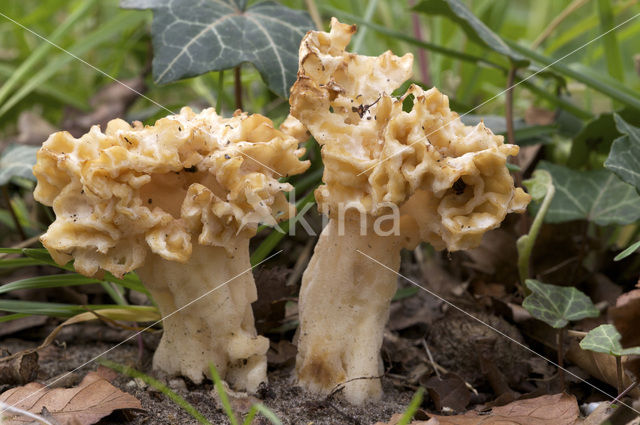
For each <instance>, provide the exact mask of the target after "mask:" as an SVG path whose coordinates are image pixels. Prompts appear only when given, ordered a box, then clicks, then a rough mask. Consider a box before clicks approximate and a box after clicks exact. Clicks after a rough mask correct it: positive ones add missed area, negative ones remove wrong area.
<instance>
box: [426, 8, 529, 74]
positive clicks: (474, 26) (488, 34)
mask: <svg viewBox="0 0 640 425" xmlns="http://www.w3.org/2000/svg"><path fill="white" fill-rule="evenodd" d="M414 10H416V11H418V12H423V13H427V14H429V15H443V16H446V17H447V18H449V19H451V20H452V21H454V22H455V23H457V24H458V25H459V26H460V27H461V28H462V29H463V30H464V32H465V33H466V34H467V37H469V38H470V39H471V40H473V41H475V42H476V43H479V44H481V45H484V46H486V47H488V48H489V49H491V50H494V51H496V52H498V53H500V54H501V55H504V56H506V57H508V58H509V59H510V60H511V61H512V62H513V63H514V64H515V65H516V66H517V67H518V68H522V67H525V66H527V65H529V59H527V58H525V57H524V56H522V55H521V54H520V53H518V52H516V51H515V50H513V49H511V48H510V47H509V46H508V45H507V44H506V43H505V42H504V41H503V40H502V38H500V36H498V35H497V34H496V33H494V32H493V31H491V29H490V28H489V27H488V26H486V25H485V24H484V22H482V21H481V20H480V19H478V18H477V17H476V16H475V15H474V14H473V13H471V11H470V10H469V9H468V8H467V6H465V5H464V4H463V3H462V2H461V1H460V0H424V1H422V2H420V3H419V4H418V5H417V6H415V7H414Z"/></svg>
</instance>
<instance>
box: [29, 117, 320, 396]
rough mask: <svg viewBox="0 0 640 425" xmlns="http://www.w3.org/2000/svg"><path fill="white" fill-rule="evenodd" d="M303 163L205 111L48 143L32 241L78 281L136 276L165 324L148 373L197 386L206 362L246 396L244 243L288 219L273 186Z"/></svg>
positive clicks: (292, 144) (251, 336)
mask: <svg viewBox="0 0 640 425" xmlns="http://www.w3.org/2000/svg"><path fill="white" fill-rule="evenodd" d="M303 153H304V150H303V149H300V148H299V147H298V141H297V140H296V139H295V138H293V137H291V136H288V135H286V134H284V133H283V132H281V131H279V130H277V129H274V128H273V124H272V122H271V121H270V120H269V119H268V118H265V117H263V116H261V115H247V114H246V113H240V112H236V114H235V115H234V116H233V117H232V118H228V119H225V118H222V117H220V116H218V115H216V113H215V111H214V110H213V109H206V110H204V111H202V112H201V113H199V114H196V113H194V112H193V111H192V110H191V109H189V108H183V109H182V111H181V112H180V114H178V115H172V116H168V117H166V118H163V119H160V120H159V121H157V122H156V124H155V125H154V126H146V127H144V126H142V124H140V123H139V122H137V123H134V125H133V126H131V125H129V124H128V123H126V122H125V121H123V120H120V119H117V120H113V121H111V122H109V124H108V125H107V128H106V130H105V131H104V133H103V132H101V130H100V128H99V127H98V126H94V127H92V128H91V130H90V131H89V132H88V133H87V134H85V135H84V136H82V137H80V138H79V139H75V138H73V137H72V136H71V135H70V134H69V133H67V132H59V133H55V134H53V135H51V136H50V137H49V139H48V140H47V141H46V142H45V143H44V144H43V146H42V148H41V149H40V151H39V152H38V161H37V164H36V166H35V167H34V174H35V175H36V177H37V179H38V185H37V187H36V189H35V198H36V199H37V200H38V201H40V202H42V203H43V204H45V205H51V206H53V209H54V211H55V213H56V220H55V221H54V223H53V224H51V226H50V227H49V229H48V231H47V232H46V233H45V234H44V235H43V236H42V238H41V240H42V243H43V244H44V246H45V247H46V248H47V249H48V250H49V252H50V253H51V255H52V256H53V258H54V259H55V260H56V262H58V263H59V264H64V263H66V262H68V261H69V260H71V259H75V263H74V264H75V268H76V270H77V271H78V272H80V273H82V274H84V275H87V276H92V275H94V274H96V273H98V272H99V271H100V270H107V271H109V272H111V273H113V274H114V275H115V276H122V275H123V274H125V273H127V272H129V271H132V270H135V271H136V272H137V273H138V274H139V276H140V278H141V280H142V282H143V283H144V285H145V286H146V288H147V289H148V290H149V292H150V293H151V295H152V296H153V298H154V300H155V302H156V303H157V305H158V307H159V309H160V312H161V314H162V316H163V317H165V319H164V320H163V325H164V333H163V336H162V339H161V341H160V345H159V347H158V349H157V350H156V353H155V355H154V358H153V366H154V368H157V369H160V370H162V371H164V372H166V373H169V374H181V375H184V376H186V377H188V378H190V379H191V380H192V381H193V382H196V383H199V382H201V381H202V379H203V377H204V376H205V375H208V373H209V372H208V371H209V363H210V362H213V363H214V364H215V366H216V368H217V369H218V371H219V373H220V375H221V376H222V377H223V378H225V379H226V380H227V381H228V382H229V383H230V384H231V385H232V386H233V387H234V388H236V389H240V390H248V391H255V390H256V388H257V387H258V385H259V384H260V383H261V382H264V381H266V368H267V365H266V351H267V349H268V347H269V343H268V340H267V339H266V338H264V337H262V336H258V335H257V333H256V329H255V325H254V319H253V313H252V310H251V303H252V302H254V301H255V300H256V298H257V293H256V287H255V283H254V280H253V276H252V273H251V265H250V262H249V239H250V238H251V236H253V235H254V234H255V232H256V229H257V226H258V223H261V222H266V223H270V224H275V222H276V221H277V220H281V219H286V218H288V217H289V216H291V215H292V214H293V213H294V211H293V209H294V208H293V207H292V206H291V205H290V204H289V203H288V202H287V200H286V198H285V196H284V193H283V192H284V191H289V190H291V189H292V186H291V185H289V184H287V183H280V182H279V181H278V179H279V178H280V177H283V176H286V175H292V174H297V173H301V172H303V171H304V170H306V169H307V167H308V162H306V161H300V157H301V156H302V154H303ZM209 292H210V294H209V295H206V296H204V297H203V298H202V299H200V300H198V301H196V302H194V303H193V304H191V305H188V306H187V304H188V303H190V302H192V301H194V300H196V299H197V298H198V297H200V296H202V295H204V294H207V293H209ZM182 307H184V308H183V309H181V308H182Z"/></svg>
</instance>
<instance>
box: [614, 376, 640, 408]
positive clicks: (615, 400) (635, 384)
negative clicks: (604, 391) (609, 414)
mask: <svg viewBox="0 0 640 425" xmlns="http://www.w3.org/2000/svg"><path fill="white" fill-rule="evenodd" d="M638 384H640V381H634V382H632V383H631V385H629V386H628V387H627V388H626V389H625V390H624V391H622V392H621V393H620V394H618V397H616V398H614V399H613V401H612V402H611V404H610V405H611V406H613V405H614V404H616V403H618V402H619V401H620V399H621V398H622V397H624V396H626V395H627V394H628V393H629V391H632V390H633V389H634V388H635V387H637V386H638Z"/></svg>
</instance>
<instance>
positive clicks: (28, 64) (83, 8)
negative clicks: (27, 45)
mask: <svg viewBox="0 0 640 425" xmlns="http://www.w3.org/2000/svg"><path fill="white" fill-rule="evenodd" d="M95 3H96V0H87V1H83V2H80V6H79V7H78V8H77V9H76V10H74V11H73V12H72V13H71V14H70V15H69V16H68V17H67V19H65V20H64V22H63V23H62V24H60V25H59V26H58V27H57V28H56V29H55V31H53V32H52V33H51V34H50V35H48V36H47V39H48V40H49V41H51V42H52V43H57V42H58V41H59V40H60V38H61V37H62V36H63V35H64V34H65V33H66V32H67V31H68V30H69V29H70V28H71V27H72V26H73V25H75V24H76V22H78V21H79V20H80V19H82V18H83V17H84V16H85V15H86V13H87V12H88V11H89V9H90V8H91V7H93V5H94V4H95ZM53 48H54V46H53V45H51V43H47V42H46V41H44V40H42V39H39V45H38V47H37V48H36V49H35V50H34V51H33V53H31V55H29V57H27V59H25V60H24V62H22V63H21V64H20V66H19V67H18V69H16V71H15V72H14V73H13V75H11V77H10V78H9V80H7V81H6V82H5V83H4V84H3V85H2V87H0V104H2V103H3V101H4V100H5V99H6V98H7V95H8V94H9V93H10V92H11V91H12V90H13V89H14V88H16V86H17V85H18V83H19V82H20V81H22V80H23V79H24V78H25V77H26V76H28V75H29V74H30V73H31V72H33V70H34V69H35V66H36V65H37V64H38V62H40V61H41V60H42V59H44V58H45V57H46V55H47V54H48V53H49V51H50V50H51V49H53Z"/></svg>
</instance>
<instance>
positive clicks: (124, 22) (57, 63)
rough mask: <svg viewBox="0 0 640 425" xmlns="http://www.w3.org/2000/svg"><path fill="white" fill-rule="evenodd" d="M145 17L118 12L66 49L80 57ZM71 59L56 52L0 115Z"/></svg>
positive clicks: (3, 106)
mask: <svg viewBox="0 0 640 425" xmlns="http://www.w3.org/2000/svg"><path fill="white" fill-rule="evenodd" d="M145 19H146V16H144V14H141V13H135V12H129V11H124V12H120V13H119V14H118V16H116V17H114V18H113V19H111V20H110V21H108V22H106V23H105V24H103V25H100V26H99V27H98V29H96V30H95V31H94V32H92V33H90V34H87V35H86V36H85V37H82V38H81V39H80V40H78V41H77V42H76V43H75V44H74V45H73V46H71V47H69V48H68V49H67V50H68V51H69V52H71V53H73V54H74V55H75V56H78V57H80V56H81V55H82V54H84V53H86V52H87V51H89V50H91V49H93V48H95V47H96V46H98V45H100V44H101V43H103V42H105V41H108V40H110V39H111V38H113V37H115V36H117V35H119V34H120V33H122V31H124V30H125V29H126V28H130V27H131V26H135V25H139V24H140V23H141V22H142V21H144V20H145ZM72 60H77V59H75V58H74V57H73V56H70V55H69V54H68V53H66V52H60V54H58V55H57V56H56V57H55V59H53V60H51V61H49V62H48V63H47V65H46V66H45V67H43V68H42V69H40V70H39V71H38V72H36V73H35V74H34V75H32V76H30V78H29V80H28V81H27V82H26V83H25V84H24V85H23V86H21V87H20V89H19V90H18V91H16V92H15V93H14V94H13V95H12V96H11V97H10V98H9V99H8V100H7V101H6V102H4V104H2V108H0V116H2V115H4V114H6V113H7V111H9V110H10V109H11V108H12V107H14V106H15V105H16V104H17V103H18V102H20V101H21V100H22V99H24V98H25V97H27V96H28V95H29V94H31V93H32V92H33V91H34V90H35V89H36V88H37V87H39V86H40V84H42V83H44V82H45V81H47V79H49V78H50V77H51V76H53V75H54V74H55V73H57V72H58V71H60V70H61V69H62V67H64V66H65V65H66V64H67V63H69V62H71V61H72Z"/></svg>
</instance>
